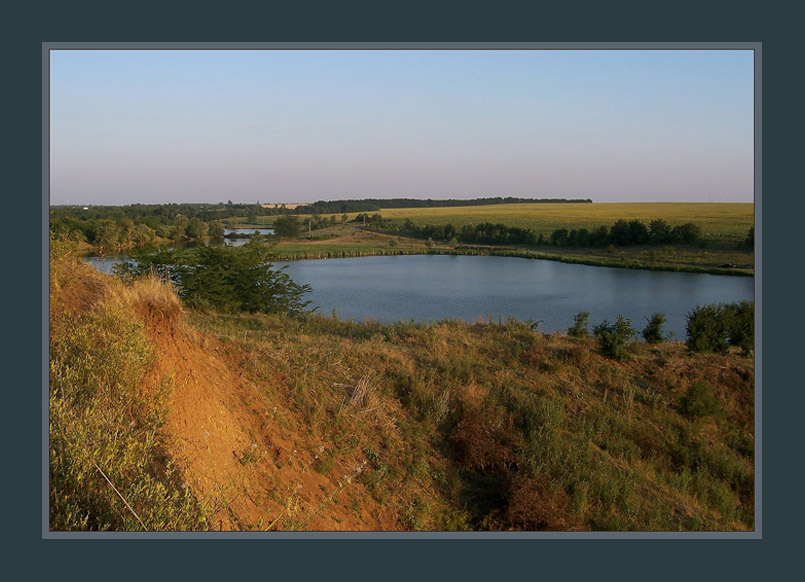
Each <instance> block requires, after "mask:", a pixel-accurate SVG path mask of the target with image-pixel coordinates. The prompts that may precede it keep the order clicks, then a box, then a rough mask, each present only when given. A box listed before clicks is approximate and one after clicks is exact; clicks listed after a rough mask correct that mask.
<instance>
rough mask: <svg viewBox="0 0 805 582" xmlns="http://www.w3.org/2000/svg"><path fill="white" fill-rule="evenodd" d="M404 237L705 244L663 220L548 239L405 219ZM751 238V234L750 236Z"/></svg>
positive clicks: (523, 231) (499, 227)
mask: <svg viewBox="0 0 805 582" xmlns="http://www.w3.org/2000/svg"><path fill="white" fill-rule="evenodd" d="M376 216H377V218H374V219H373V220H370V222H369V224H371V225H372V226H377V227H379V228H380V229H382V230H393V229H394V228H395V227H393V226H391V225H387V224H384V223H383V222H382V220H380V219H379V215H376ZM397 228H399V231H400V232H401V233H403V234H406V235H409V236H414V237H416V238H424V239H427V238H432V239H434V240H450V239H451V238H452V237H454V236H455V237H456V238H457V240H458V242H461V243H470V244H488V245H527V246H536V245H551V246H556V247H605V246H608V245H613V246H620V247H622V246H633V245H671V244H684V245H694V244H700V243H702V242H703V239H702V234H701V228H700V227H699V226H698V225H696V224H694V223H692V222H686V223H684V224H680V225H677V226H674V227H672V226H670V225H669V224H668V223H667V222H665V221H664V220H662V219H656V220H652V221H651V222H650V223H649V225H648V226H647V225H646V224H645V223H643V222H642V221H640V220H629V221H627V220H624V219H620V220H617V221H615V223H614V224H613V225H612V226H611V227H607V226H605V225H600V226H597V227H595V228H594V229H592V230H589V229H587V228H579V229H575V228H574V229H567V228H565V227H560V228H557V229H555V230H554V231H553V232H552V233H551V234H550V236H549V237H545V236H544V235H542V234H540V235H537V234H536V233H535V232H534V231H533V230H532V229H530V228H519V227H511V226H507V225H505V224H501V223H497V224H493V223H491V222H484V223H481V224H476V225H471V224H467V225H464V226H462V227H461V228H460V229H458V230H457V229H456V228H455V227H454V226H453V225H452V224H449V223H448V224H440V225H419V224H416V223H414V222H413V221H412V220H411V219H406V220H405V221H404V222H403V224H402V226H400V227H397ZM750 236H751V233H750Z"/></svg>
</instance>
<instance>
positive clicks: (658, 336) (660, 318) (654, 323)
mask: <svg viewBox="0 0 805 582" xmlns="http://www.w3.org/2000/svg"><path fill="white" fill-rule="evenodd" d="M664 323H665V314H664V313H659V312H658V313H655V314H654V315H652V316H651V319H648V324H647V325H646V327H644V328H643V332H642V335H643V339H644V340H646V342H647V343H650V344H656V343H659V342H661V341H662V340H663V336H662V326H663V324H664Z"/></svg>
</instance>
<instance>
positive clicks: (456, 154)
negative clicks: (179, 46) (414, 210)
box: [50, 50, 754, 205]
mask: <svg viewBox="0 0 805 582" xmlns="http://www.w3.org/2000/svg"><path fill="white" fill-rule="evenodd" d="M753 107H754V79H753V54H752V51H751V50H699V51H695V50H575V51H570V50H520V51H511V50H497V51H493V50H426V51H422V50H417V51H414V50H386V51H380V50H340V51H335V50H263V51H256V50H254V51H244V50H235V51H233V50H229V51H222V50H196V51H190V50H187V51H185V50H173V51H159V50H52V51H51V53H50V200H51V204H54V205H55V204H82V205H83V204H134V203H146V204H150V203H165V202H210V203H216V202H226V201H228V200H232V201H233V202H247V203H255V202H261V203H281V202H286V203H291V202H314V201H316V200H335V199H345V198H395V197H410V198H434V199H440V198H478V197H492V196H517V197H525V198H590V199H592V200H593V201H594V202H631V201H645V202H653V201H702V202H708V201H712V202H752V200H753V183H754V178H753V161H754V113H753Z"/></svg>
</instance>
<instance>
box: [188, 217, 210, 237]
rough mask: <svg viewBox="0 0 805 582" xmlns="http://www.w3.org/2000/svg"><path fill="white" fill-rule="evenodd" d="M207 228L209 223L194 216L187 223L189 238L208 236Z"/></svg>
mask: <svg viewBox="0 0 805 582" xmlns="http://www.w3.org/2000/svg"><path fill="white" fill-rule="evenodd" d="M207 230H208V227H207V223H206V222H204V221H202V220H201V219H199V218H196V217H195V216H194V217H193V218H191V219H190V222H189V223H188V225H187V238H189V239H192V240H201V239H203V238H204V237H206V236H207Z"/></svg>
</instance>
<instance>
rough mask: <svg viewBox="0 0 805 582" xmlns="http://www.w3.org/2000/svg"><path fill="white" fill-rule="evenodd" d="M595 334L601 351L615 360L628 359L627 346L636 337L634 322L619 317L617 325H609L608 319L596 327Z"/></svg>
mask: <svg viewBox="0 0 805 582" xmlns="http://www.w3.org/2000/svg"><path fill="white" fill-rule="evenodd" d="M593 333H594V334H595V336H596V337H597V338H598V346H599V347H600V348H601V351H602V352H603V353H604V354H605V355H607V356H609V357H610V358H613V359H615V360H625V359H626V358H627V357H628V353H627V351H626V345H627V344H628V343H629V342H630V341H631V340H632V338H633V337H634V336H635V335H636V333H637V332H636V331H635V330H634V328H632V320H631V319H629V318H624V317H623V316H622V315H618V317H617V319H615V323H609V322H608V321H607V320H606V319H605V320H604V321H602V322H601V323H600V324H599V325H597V326H595V328H594V329H593Z"/></svg>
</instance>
